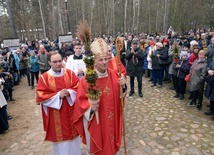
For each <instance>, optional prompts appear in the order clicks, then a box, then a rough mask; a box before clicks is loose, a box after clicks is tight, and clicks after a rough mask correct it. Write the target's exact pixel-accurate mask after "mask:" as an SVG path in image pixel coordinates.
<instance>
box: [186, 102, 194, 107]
mask: <svg viewBox="0 0 214 155" xmlns="http://www.w3.org/2000/svg"><path fill="white" fill-rule="evenodd" d="M187 106H196V103H195V102H190V103H188V104H187Z"/></svg>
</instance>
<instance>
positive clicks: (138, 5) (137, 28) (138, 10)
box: [136, 0, 140, 31]
mask: <svg viewBox="0 0 214 155" xmlns="http://www.w3.org/2000/svg"><path fill="white" fill-rule="evenodd" d="M139 20H140V0H137V24H136V30H138V31H139Z"/></svg>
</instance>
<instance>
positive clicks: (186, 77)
mask: <svg viewBox="0 0 214 155" xmlns="http://www.w3.org/2000/svg"><path fill="white" fill-rule="evenodd" d="M190 78H191V74H190V73H189V74H187V75H186V76H185V78H184V80H185V81H186V82H190Z"/></svg>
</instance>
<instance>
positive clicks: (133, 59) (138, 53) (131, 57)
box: [126, 40, 144, 97]
mask: <svg viewBox="0 0 214 155" xmlns="http://www.w3.org/2000/svg"><path fill="white" fill-rule="evenodd" d="M137 45H138V41H137V40H132V44H131V48H129V49H128V50H127V51H126V59H127V67H126V69H127V75H128V76H130V87H131V91H130V93H129V96H132V95H133V94H134V78H135V77H137V82H138V94H139V96H140V97H143V93H142V76H143V60H144V57H143V51H142V50H141V49H140V48H139V47H138V46H137Z"/></svg>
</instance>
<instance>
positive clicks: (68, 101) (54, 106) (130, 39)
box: [0, 27, 214, 154]
mask: <svg viewBox="0 0 214 155" xmlns="http://www.w3.org/2000/svg"><path fill="white" fill-rule="evenodd" d="M117 37H120V38H122V39H123V42H124V48H123V50H122V51H121V52H120V58H121V60H117V58H116V57H115V55H116V51H117V49H116V44H115V42H116V37H115V38H113V37H112V36H105V35H102V36H99V37H98V38H94V39H93V42H92V46H91V51H92V52H93V53H94V55H95V58H94V59H95V70H96V74H97V77H98V83H97V84H98V85H99V88H100V89H101V90H102V94H103V95H102V96H101V98H100V100H99V101H96V102H95V101H91V100H88V98H87V95H86V93H87V91H86V89H87V88H88V85H87V83H86V81H87V79H85V75H86V71H87V68H86V67H87V66H86V64H85V62H84V58H85V57H86V55H85V49H84V44H83V42H82V41H81V40H79V39H74V40H73V41H71V42H69V43H64V44H62V46H61V47H59V46H58V45H59V43H58V41H57V40H54V41H48V40H41V41H33V42H29V41H28V39H27V38H26V39H25V41H24V43H23V44H21V46H20V48H18V49H10V48H8V47H6V48H4V49H2V50H1V53H0V64H1V79H0V85H1V86H2V89H1V92H0V97H1V101H2V100H4V102H3V101H2V102H1V103H2V104H0V105H1V107H0V124H1V125H0V133H4V132H5V131H6V130H8V128H9V124H8V120H10V119H12V117H11V116H10V115H8V114H7V104H6V101H7V100H10V101H12V102H15V99H14V98H13V89H14V86H16V85H19V83H20V81H21V79H22V78H23V77H27V82H28V83H27V84H28V86H29V87H30V89H32V90H33V89H34V88H35V86H37V87H36V88H37V89H36V92H37V99H36V101H37V103H38V104H41V103H42V104H41V105H42V110H43V111H42V114H43V121H44V130H45V131H46V140H49V141H52V142H54V152H58V154H60V153H59V152H65V153H66V152H70V151H71V150H76V154H80V146H79V138H77V137H78V135H79V134H80V135H81V137H82V138H83V142H84V143H85V144H87V148H88V151H89V152H90V153H95V154H99V153H100V154H102V153H103V152H105V151H107V150H106V149H105V148H104V147H103V146H102V144H101V143H100V141H103V142H104V144H105V146H108V147H107V148H108V149H109V150H112V154H115V153H116V152H117V151H118V149H119V146H120V144H121V142H120V141H121V137H120V136H121V132H122V131H121V130H120V129H121V128H122V127H121V122H122V118H121V113H122V112H121V109H120V107H117V106H116V105H117V103H118V102H120V101H119V100H120V97H121V96H120V94H118V93H119V88H117V87H116V85H118V84H117V83H119V85H121V86H124V87H123V88H124V89H123V93H124V94H125V92H126V90H127V87H126V84H125V82H124V81H125V79H127V77H126V76H129V78H130V79H129V81H130V92H129V94H128V95H129V96H133V95H134V94H135V92H134V90H135V89H134V82H135V77H136V79H137V83H138V88H137V90H138V95H139V97H143V91H142V90H143V89H142V88H143V82H142V80H143V76H145V77H146V78H148V81H149V82H151V87H153V88H154V89H156V88H157V89H161V88H162V87H163V85H164V82H166V83H172V87H170V89H171V90H172V91H174V92H175V95H174V97H175V98H178V99H179V100H183V99H184V98H185V94H189V97H188V98H189V99H190V102H189V103H188V104H187V106H196V109H197V110H201V109H202V105H203V97H204V96H205V97H206V98H208V99H209V101H210V105H207V106H209V107H210V110H209V111H207V112H205V115H214V61H213V60H214V33H213V32H206V31H205V29H200V30H197V31H194V30H190V31H189V32H188V33H186V34H183V35H177V34H176V33H175V32H174V30H173V29H172V27H170V29H169V31H168V33H167V34H165V35H162V34H158V33H155V34H152V35H149V34H146V33H141V34H126V33H125V34H120V33H118V34H117ZM118 61H121V62H122V75H123V76H122V77H123V78H121V77H118V75H117V74H115V71H117V72H118V68H117V67H116V66H117V65H118ZM39 75H40V76H39ZM187 76H189V77H190V80H189V81H187V80H186V77H187ZM115 78H118V79H119V80H118V81H119V82H118V81H117V80H116V82H115ZM35 79H36V82H35ZM144 80H145V78H144ZM121 81H123V82H121ZM188 82H189V84H187V83H188ZM119 85H118V86H119ZM187 86H189V88H188V89H186V87H187ZM111 90H114V91H111ZM116 90H118V92H117V91H116ZM187 90H189V92H188V91H187ZM3 97H4V98H3ZM105 101H112V102H111V104H110V103H109V102H108V104H107V103H105V104H104V102H105ZM98 104H99V106H98ZM73 105H74V106H73ZM111 107H113V109H112V108H111ZM96 111H101V114H102V115H103V118H102V117H100V119H101V121H103V122H105V123H106V124H105V123H104V124H103V123H101V124H100V126H102V127H100V126H99V125H98V124H97V122H96V119H95V118H94V117H95V116H94V115H95V112H96ZM110 115H111V116H110ZM112 117H114V118H112ZM108 118H111V120H114V121H113V122H112V121H110V120H109V119H108ZM118 120H119V121H118ZM74 124H76V128H75V127H74ZM3 126H4V127H3ZM62 126H63V128H64V129H61V127H62ZM98 126H99V127H98ZM114 130H115V131H114ZM59 131H60V133H58V132H59ZM95 131H96V132H98V133H94V132H95ZM71 133H72V134H71ZM102 134H103V135H102ZM118 134H119V135H118ZM97 135H100V137H102V138H103V139H102V138H101V139H100V137H98V136H97ZM118 136H119V137H118ZM104 139H106V140H105V141H104ZM67 140H70V141H67ZM71 140H72V141H71ZM109 140H111V141H114V144H111V145H110V142H109ZM55 142H63V143H55ZM71 146H72V147H71ZM64 148H66V149H64ZM101 148H102V149H101ZM113 148H114V149H113Z"/></svg>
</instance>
